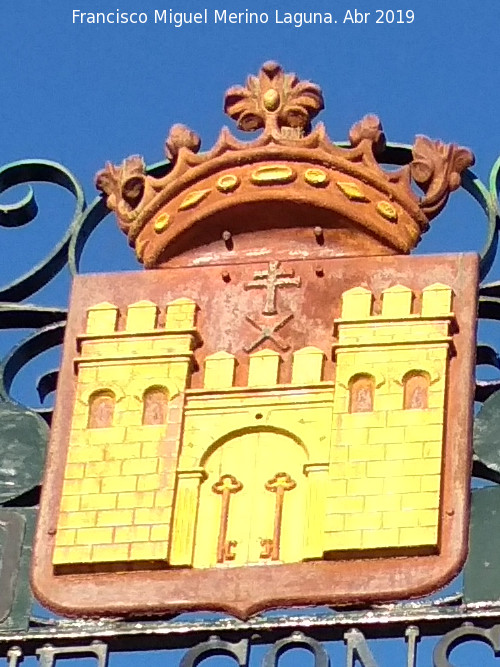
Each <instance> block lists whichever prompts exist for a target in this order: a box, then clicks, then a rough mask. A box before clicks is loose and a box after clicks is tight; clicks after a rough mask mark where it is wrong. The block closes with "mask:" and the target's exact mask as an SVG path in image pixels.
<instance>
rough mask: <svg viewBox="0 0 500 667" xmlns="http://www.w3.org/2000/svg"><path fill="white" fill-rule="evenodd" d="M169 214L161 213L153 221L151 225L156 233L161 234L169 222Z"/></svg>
mask: <svg viewBox="0 0 500 667" xmlns="http://www.w3.org/2000/svg"><path fill="white" fill-rule="evenodd" d="M170 222H171V220H170V215H169V214H168V213H161V214H160V215H159V216H158V217H157V218H156V219H155V221H154V224H153V227H154V230H155V232H156V233H157V234H161V233H162V232H163V231H164V230H165V229H166V228H167V227H168V226H169V224H170Z"/></svg>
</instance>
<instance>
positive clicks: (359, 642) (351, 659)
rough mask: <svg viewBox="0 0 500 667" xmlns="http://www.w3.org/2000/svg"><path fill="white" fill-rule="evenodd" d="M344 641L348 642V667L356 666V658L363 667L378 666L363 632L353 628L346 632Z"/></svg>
mask: <svg viewBox="0 0 500 667" xmlns="http://www.w3.org/2000/svg"><path fill="white" fill-rule="evenodd" d="M344 641H345V643H346V644H347V659H346V667H354V663H355V661H356V658H357V659H358V660H359V662H360V663H361V665H362V667H378V665H377V663H376V662H375V658H374V657H373V655H372V652H371V651H370V649H369V648H368V644H367V643H366V639H365V636H364V634H363V633H362V632H360V631H359V630H356V628H352V629H351V630H349V631H348V632H346V633H345V634H344Z"/></svg>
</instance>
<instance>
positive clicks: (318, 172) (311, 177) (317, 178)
mask: <svg viewBox="0 0 500 667" xmlns="http://www.w3.org/2000/svg"><path fill="white" fill-rule="evenodd" d="M304 180H305V182H306V183H309V185H313V186H315V187H321V186H324V185H326V184H327V183H328V174H327V173H326V171H323V169H318V168H314V169H307V170H306V171H305V172H304Z"/></svg>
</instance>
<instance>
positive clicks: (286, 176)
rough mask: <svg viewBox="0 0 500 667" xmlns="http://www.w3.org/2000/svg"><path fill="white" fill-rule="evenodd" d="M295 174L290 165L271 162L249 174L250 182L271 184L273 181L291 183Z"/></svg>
mask: <svg viewBox="0 0 500 667" xmlns="http://www.w3.org/2000/svg"><path fill="white" fill-rule="evenodd" d="M296 176H297V174H296V173H295V172H294V170H293V169H291V168H290V167H285V166H282V165H279V164H272V165H269V166H267V167H259V169H256V170H255V171H254V172H253V173H252V176H251V180H252V183H255V184H256V185H273V184H274V183H277V184H279V183H291V182H292V181H294V180H295V177H296Z"/></svg>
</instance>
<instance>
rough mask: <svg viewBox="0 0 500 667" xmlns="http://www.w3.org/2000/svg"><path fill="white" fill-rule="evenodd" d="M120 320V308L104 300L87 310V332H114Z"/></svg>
mask: <svg viewBox="0 0 500 667" xmlns="http://www.w3.org/2000/svg"><path fill="white" fill-rule="evenodd" d="M117 320H118V308H117V307H116V306H115V305H114V304H112V303H108V302H107V301H104V302H103V303H97V304H96V305H95V306H92V308H89V309H88V311H87V329H86V331H87V333H88V334H106V333H113V332H114V331H115V329H116V324H117Z"/></svg>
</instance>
